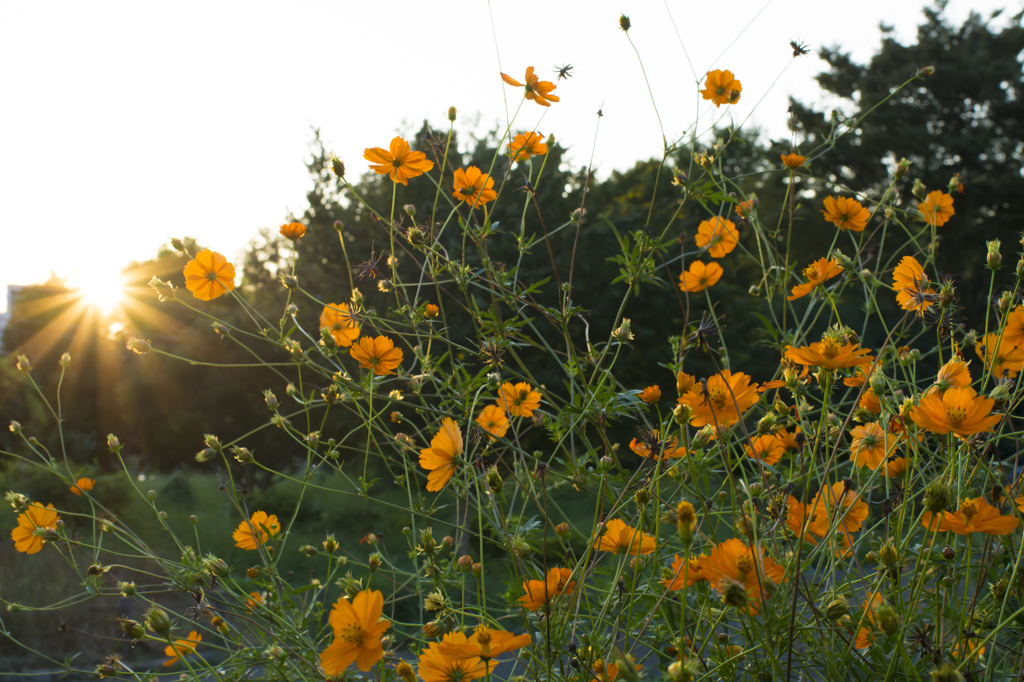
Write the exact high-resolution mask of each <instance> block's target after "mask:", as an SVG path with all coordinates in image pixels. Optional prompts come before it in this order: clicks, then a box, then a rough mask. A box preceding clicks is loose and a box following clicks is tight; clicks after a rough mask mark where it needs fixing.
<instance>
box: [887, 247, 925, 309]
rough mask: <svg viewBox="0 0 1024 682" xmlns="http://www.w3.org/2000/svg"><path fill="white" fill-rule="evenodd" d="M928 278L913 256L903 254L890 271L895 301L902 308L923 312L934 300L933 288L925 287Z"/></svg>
mask: <svg viewBox="0 0 1024 682" xmlns="http://www.w3.org/2000/svg"><path fill="white" fill-rule="evenodd" d="M927 281H928V279H927V278H926V277H925V276H924V268H922V267H921V264H920V263H918V262H917V259H916V258H914V257H913V256H904V257H903V258H902V260H900V263H899V265H897V266H896V269H895V270H893V273H892V288H893V289H895V290H896V302H897V303H899V304H900V307H901V308H903V309H904V310H913V311H915V312H917V314H918V315H921V314H923V313H924V311H925V310H927V309H928V307H929V306H931V305H932V303H933V302H934V301H935V298H936V296H935V290H934V289H932V288H931V287H925V286H924V283H925V282H927Z"/></svg>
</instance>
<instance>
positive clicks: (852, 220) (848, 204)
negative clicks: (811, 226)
mask: <svg viewBox="0 0 1024 682" xmlns="http://www.w3.org/2000/svg"><path fill="white" fill-rule="evenodd" d="M821 214H822V215H823V216H825V220H827V221H828V222H830V223H833V224H835V226H836V227H838V228H839V229H840V230H853V231H854V232H862V231H863V230H864V228H865V227H866V226H867V224H868V219H869V218H870V217H871V213H870V212H869V211H868V210H867V209H866V208H864V207H863V206H861V205H860V202H859V201H857V200H856V199H848V198H846V197H825V210H824V211H822V212H821Z"/></svg>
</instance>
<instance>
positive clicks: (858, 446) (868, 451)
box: [850, 422, 899, 470]
mask: <svg viewBox="0 0 1024 682" xmlns="http://www.w3.org/2000/svg"><path fill="white" fill-rule="evenodd" d="M850 438H851V440H850V461H851V462H853V463H854V464H855V465H857V466H867V467H870V468H871V469H872V470H874V469H877V468H878V467H880V466H881V465H882V462H883V461H885V458H886V457H888V456H889V455H891V454H892V452H893V450H895V449H896V446H897V445H898V444H899V437H898V436H896V435H894V434H891V433H888V432H886V431H885V430H884V429H882V427H881V426H879V425H878V422H868V423H867V424H864V425H863V426H855V427H854V428H853V429H852V430H851V431H850Z"/></svg>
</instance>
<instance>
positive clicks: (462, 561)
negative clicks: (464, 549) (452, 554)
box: [459, 554, 473, 573]
mask: <svg viewBox="0 0 1024 682" xmlns="http://www.w3.org/2000/svg"><path fill="white" fill-rule="evenodd" d="M472 568H473V557H471V556H469V555H468V554H463V555H462V556H460V557H459V570H460V571H462V572H463V573H468V572H469V570H470V569H472Z"/></svg>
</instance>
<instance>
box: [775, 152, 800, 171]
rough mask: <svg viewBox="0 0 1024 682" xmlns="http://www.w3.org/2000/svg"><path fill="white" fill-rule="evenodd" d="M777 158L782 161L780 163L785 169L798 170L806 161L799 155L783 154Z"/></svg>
mask: <svg viewBox="0 0 1024 682" xmlns="http://www.w3.org/2000/svg"><path fill="white" fill-rule="evenodd" d="M779 158H781V159H782V163H784V164H785V165H786V168H799V167H800V166H802V165H804V161H806V160H807V159H805V158H804V157H802V156H800V155H799V154H784V155H783V156H780V157H779Z"/></svg>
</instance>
